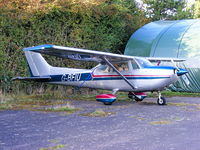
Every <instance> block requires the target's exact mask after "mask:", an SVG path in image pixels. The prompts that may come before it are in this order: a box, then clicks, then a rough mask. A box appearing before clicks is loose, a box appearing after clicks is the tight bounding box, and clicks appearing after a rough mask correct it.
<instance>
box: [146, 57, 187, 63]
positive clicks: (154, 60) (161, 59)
mask: <svg viewBox="0 0 200 150" xmlns="http://www.w3.org/2000/svg"><path fill="white" fill-rule="evenodd" d="M145 58H146V59H148V60H149V61H151V62H158V61H167V62H182V61H185V59H182V58H170V57H145Z"/></svg>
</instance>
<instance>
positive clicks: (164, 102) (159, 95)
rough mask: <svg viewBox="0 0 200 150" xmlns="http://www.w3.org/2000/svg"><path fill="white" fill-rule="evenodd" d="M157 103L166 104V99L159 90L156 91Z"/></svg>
mask: <svg viewBox="0 0 200 150" xmlns="http://www.w3.org/2000/svg"><path fill="white" fill-rule="evenodd" d="M157 104H158V105H166V99H165V98H164V97H162V96H161V93H160V91H158V100H157Z"/></svg>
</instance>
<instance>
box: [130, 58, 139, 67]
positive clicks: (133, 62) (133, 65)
mask: <svg viewBox="0 0 200 150" xmlns="http://www.w3.org/2000/svg"><path fill="white" fill-rule="evenodd" d="M131 64H132V67H133V69H139V67H138V64H137V63H136V62H135V61H134V60H132V61H131Z"/></svg>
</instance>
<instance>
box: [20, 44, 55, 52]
mask: <svg viewBox="0 0 200 150" xmlns="http://www.w3.org/2000/svg"><path fill="white" fill-rule="evenodd" d="M54 46H55V45H52V44H43V45H38V46H32V47H26V48H23V51H34V50H41V49H47V48H53V47H54Z"/></svg>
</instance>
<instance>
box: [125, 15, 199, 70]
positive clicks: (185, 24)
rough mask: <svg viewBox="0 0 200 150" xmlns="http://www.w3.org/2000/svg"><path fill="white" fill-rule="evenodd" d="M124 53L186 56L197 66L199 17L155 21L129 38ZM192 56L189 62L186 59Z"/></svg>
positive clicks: (191, 65)
mask: <svg viewBox="0 0 200 150" xmlns="http://www.w3.org/2000/svg"><path fill="white" fill-rule="evenodd" d="M124 54H125V55H131V56H146V57H148V56H151V57H177V58H186V59H187V62H186V63H187V64H188V66H189V67H192V68H200V65H198V66H196V64H194V63H193V62H194V59H198V60H199V58H200V20H199V19H190V20H176V21H155V22H151V23H149V24H146V25H144V26H143V27H141V28H140V29H138V30H137V31H136V32H135V33H134V34H133V35H132V36H131V38H130V39H129V41H128V43H127V45H126V49H125V53H124ZM191 58H192V62H190V60H191Z"/></svg>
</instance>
